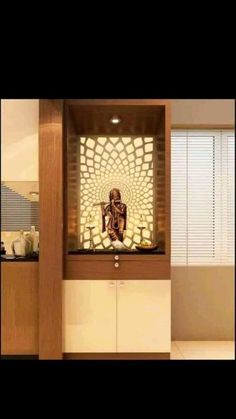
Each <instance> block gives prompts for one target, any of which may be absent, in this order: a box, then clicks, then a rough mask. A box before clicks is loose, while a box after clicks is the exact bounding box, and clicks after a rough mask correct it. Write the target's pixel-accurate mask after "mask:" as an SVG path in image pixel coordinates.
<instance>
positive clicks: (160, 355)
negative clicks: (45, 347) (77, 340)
mask: <svg viewBox="0 0 236 419" xmlns="http://www.w3.org/2000/svg"><path fill="white" fill-rule="evenodd" d="M63 359H71V360H73V359H74V360H76V359H77V360H84V359H85V360H86V359H87V360H119V359H124V360H125V359H126V360H140V361H141V360H148V359H149V360H155V359H170V352H156V353H152V352H145V353H139V352H132V353H131V352H130V353H129V352H127V353H124V352H120V353H117V352H115V353H114V352H97V353H94V352H80V353H64V354H63Z"/></svg>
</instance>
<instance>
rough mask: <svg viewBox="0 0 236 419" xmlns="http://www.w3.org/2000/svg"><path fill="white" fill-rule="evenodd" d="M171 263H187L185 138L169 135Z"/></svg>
mask: <svg viewBox="0 0 236 419" xmlns="http://www.w3.org/2000/svg"><path fill="white" fill-rule="evenodd" d="M171 263H172V264H173V265H185V264H186V263H187V139H186V134H184V133H183V135H182V136H181V133H179V134H178V136H177V135H176V136H175V135H172V137H171Z"/></svg>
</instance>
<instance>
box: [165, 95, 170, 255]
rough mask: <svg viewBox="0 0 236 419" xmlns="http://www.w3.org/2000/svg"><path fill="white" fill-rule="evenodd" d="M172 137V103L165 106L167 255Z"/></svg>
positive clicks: (167, 247)
mask: <svg viewBox="0 0 236 419" xmlns="http://www.w3.org/2000/svg"><path fill="white" fill-rule="evenodd" d="M170 137H171V109H170V103H169V102H167V103H166V106H165V212H166V215H165V236H166V239H165V245H166V255H167V256H168V258H169V260H170V255H171V246H170V244H171V198H170V197H171V164H170V153H171V147H170Z"/></svg>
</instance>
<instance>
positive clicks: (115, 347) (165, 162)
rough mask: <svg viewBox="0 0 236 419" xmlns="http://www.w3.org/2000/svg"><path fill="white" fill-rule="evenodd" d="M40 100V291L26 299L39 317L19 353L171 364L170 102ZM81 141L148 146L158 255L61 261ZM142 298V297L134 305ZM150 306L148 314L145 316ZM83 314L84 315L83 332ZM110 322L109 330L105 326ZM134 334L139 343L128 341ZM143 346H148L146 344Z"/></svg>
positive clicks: (70, 228) (72, 223)
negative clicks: (107, 139)
mask: <svg viewBox="0 0 236 419" xmlns="http://www.w3.org/2000/svg"><path fill="white" fill-rule="evenodd" d="M39 102H40V104H39V194H40V195H39V197H40V257H39V262H38V265H39V269H38V272H37V269H35V279H34V281H35V280H36V282H37V281H38V282H37V284H38V286H36V285H34V287H33V288H32V290H31V291H30V292H33V293H34V298H36V300H37V302H38V317H37V316H36V315H35V312H34V311H33V312H32V316H33V317H34V320H33V323H32V325H31V335H32V336H31V343H29V345H28V348H29V351H28V352H27V350H26V352H27V354H30V353H31V354H32V353H34V354H35V353H38V355H39V359H63V358H65V359H106V358H107V359H146V358H147V359H169V358H170V105H169V102H168V101H165V100H133V99H131V100H126V99H120V100H112V99H106V100H97V99H96V100H50V99H45V100H40V101H39ZM113 115H119V116H120V117H121V121H122V123H121V124H118V125H112V124H111V123H110V119H111V117H112V116H113ZM83 135H84V136H88V135H96V136H99V135H101V136H143V137H145V136H146V137H147V136H152V137H153V138H154V144H155V147H156V154H155V156H156V157H155V158H156V159H157V161H156V167H157V173H156V174H155V176H156V181H155V185H154V196H155V208H154V215H155V217H156V223H154V224H156V226H157V240H158V242H159V243H161V246H162V250H163V252H162V253H163V254H155V253H153V254H145V255H144V254H137V253H135V254H131V253H127V254H122V253H121V254H119V253H115V252H111V253H109V254H99V253H98V252H95V254H89V253H87V254H84V253H83V254H79V253H78V254H70V253H69V250H70V249H73V246H74V248H75V243H76V240H77V236H78V223H79V217H78V203H77V200H76V199H75V196H76V194H77V189H76V188H77V187H78V184H77V181H76V178H75V169H76V171H77V170H78V168H77V167H76V168H75V162H74V161H73V153H72V154H71V151H72V150H73V147H74V144H73V141H77V138H78V136H83ZM68 139H70V141H68ZM117 262H118V266H119V267H118V269H117V268H116V267H115V263H117ZM34 263H37V262H34ZM8 265H9V268H10V263H7V262H4V275H6V276H7V275H9V274H7V271H8ZM11 265H15V263H11ZM22 265H23V266H24V269H25V272H27V270H28V269H31V271H32V267H31V265H28V263H27V262H24V263H22ZM11 269H12V268H11ZM32 272H33V271H32ZM30 275H31V274H30ZM95 294H96V295H97V296H98V298H99V297H100V300H98V298H97V299H96V298H95V297H94V295H95ZM5 295H6V293H5ZM88 295H89V299H88ZM140 295H143V297H144V298H142V299H141V300H140ZM154 296H156V300H155V298H154ZM90 297H91V299H90ZM4 298H5V297H4ZM86 301H87V304H88V305H89V304H91V306H89V308H90V310H89V311H90V314H89V316H90V315H91V316H92V317H89V316H88V313H87V312H86ZM106 304H107V308H106ZM6 305H7V302H6V301H4V306H6ZM149 306H150V310H151V311H150V313H151V312H152V313H153V314H152V316H151V314H150V313H147V310H146V308H147V307H149ZM128 309H129V310H130V311H132V310H133V311H134V317H132V315H131V316H130V318H129V320H128V322H127V318H126V310H128ZM107 311H109V312H107ZM30 315H31V314H30ZM83 315H85V317H86V316H87V320H86V321H85V323H86V322H87V323H86V324H87V325H85V327H84V328H83V325H81V322H82V323H83V318H81V316H82V317H83ZM136 315H137V320H135V316H136ZM35 317H37V319H36V318H35ZM108 318H110V323H109V321H108V323H106V322H107V319H108ZM135 321H137V322H139V323H138V324H136V323H135ZM97 326H98V327H97ZM100 326H101V328H100V330H99V327H100ZM32 327H33V328H35V332H32ZM127 328H128V329H127ZM140 328H141V329H140ZM142 328H143V329H142ZM97 329H98V330H97ZM135 329H137V333H139V331H140V336H136V335H133V334H132V330H135ZM102 331H104V335H107V334H108V335H109V334H110V336H111V339H110V340H109V341H108V340H106V339H105V338H104V336H103V333H102ZM93 333H94V336H93ZM96 333H97V335H96ZM145 333H146V334H145ZM158 333H160V334H159V336H155V335H156V334H158ZM3 336H4V338H5V337H6V334H3ZM86 336H87V338H88V341H90V342H91V340H92V343H91V345H89V344H87V343H86ZM129 336H130V338H129ZM37 339H38V345H37V344H36V343H35V340H37ZM149 341H150V342H151V341H155V342H156V343H155V344H153V346H152V345H151V344H150V342H149ZM32 345H33V346H32ZM23 346H24V345H23ZM153 349H154V350H153ZM11 350H13V352H14V349H12V348H11ZM13 352H11V353H13ZM26 352H24V350H23V353H26ZM5 353H7V351H5ZM21 353H22V352H21Z"/></svg>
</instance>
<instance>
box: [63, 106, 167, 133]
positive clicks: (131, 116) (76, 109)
mask: <svg viewBox="0 0 236 419" xmlns="http://www.w3.org/2000/svg"><path fill="white" fill-rule="evenodd" d="M69 112H70V115H71V118H72V120H73V122H74V126H75V130H76V133H77V134H78V135H155V134H156V133H157V131H158V125H159V123H160V118H161V115H162V114H163V112H164V106H132V105H129V106H118V105H116V106H89V105H88V106H87V105H82V106H81V105H70V106H69ZM114 115H117V116H119V118H120V120H121V121H120V123H119V124H112V123H111V122H110V119H111V118H112V117H113V116H114Z"/></svg>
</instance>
